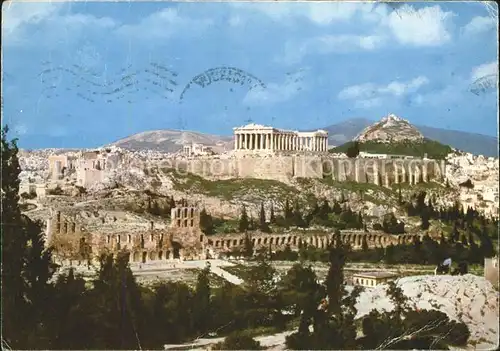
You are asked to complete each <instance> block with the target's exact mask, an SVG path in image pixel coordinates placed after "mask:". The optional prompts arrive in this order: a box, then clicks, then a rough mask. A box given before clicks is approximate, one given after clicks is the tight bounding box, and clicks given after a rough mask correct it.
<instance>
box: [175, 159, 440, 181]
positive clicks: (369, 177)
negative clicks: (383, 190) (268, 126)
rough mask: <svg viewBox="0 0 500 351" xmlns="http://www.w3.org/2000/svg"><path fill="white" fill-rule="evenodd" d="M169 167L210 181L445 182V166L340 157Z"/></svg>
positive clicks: (193, 162) (187, 163) (187, 161)
mask: <svg viewBox="0 0 500 351" xmlns="http://www.w3.org/2000/svg"><path fill="white" fill-rule="evenodd" d="M166 165H167V167H171V168H176V169H178V170H182V171H187V172H191V173H194V174H197V175H199V176H202V177H204V178H209V179H230V178H258V179H272V180H278V181H283V182H287V181H289V180H290V179H292V178H294V177H301V178H332V179H334V180H336V181H341V182H342V181H353V182H360V183H373V184H378V185H386V186H387V185H390V184H393V183H411V184H415V183H418V182H428V181H430V180H433V179H434V180H442V178H443V174H444V172H443V170H442V167H443V166H442V165H441V164H439V163H438V161H435V160H422V159H364V158H356V159H350V158H338V157H333V156H318V155H307V154H303V155H266V156H258V155H246V156H243V157H241V158H236V157H233V158H217V157H196V158H191V159H187V158H184V159H183V158H176V159H172V160H169V161H168V162H167V163H166Z"/></svg>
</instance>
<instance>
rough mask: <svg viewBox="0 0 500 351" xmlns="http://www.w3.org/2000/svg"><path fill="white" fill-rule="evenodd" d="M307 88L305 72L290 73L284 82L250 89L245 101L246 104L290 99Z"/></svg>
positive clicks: (260, 103)
mask: <svg viewBox="0 0 500 351" xmlns="http://www.w3.org/2000/svg"><path fill="white" fill-rule="evenodd" d="M305 89H307V86H306V84H304V72H303V71H299V72H297V73H293V74H289V75H288V76H287V78H286V79H285V81H284V82H282V83H271V84H268V85H267V86H266V88H261V87H258V88H254V89H252V90H250V91H249V92H248V93H247V94H246V96H245V98H244V99H243V103H244V104H246V105H264V104H273V103H277V102H283V101H287V100H290V99H291V98H293V97H294V96H296V95H297V94H299V93H300V92H301V91H303V90H305Z"/></svg>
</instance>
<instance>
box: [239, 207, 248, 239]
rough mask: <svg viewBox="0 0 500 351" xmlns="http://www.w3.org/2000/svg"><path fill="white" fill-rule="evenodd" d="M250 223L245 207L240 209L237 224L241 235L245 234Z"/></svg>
mask: <svg viewBox="0 0 500 351" xmlns="http://www.w3.org/2000/svg"><path fill="white" fill-rule="evenodd" d="M249 225H250V222H249V220H248V215H247V209H246V207H245V206H243V207H242V208H241V215H240V221H239V223H238V229H239V231H240V232H241V233H243V232H246V231H247V230H248V228H249Z"/></svg>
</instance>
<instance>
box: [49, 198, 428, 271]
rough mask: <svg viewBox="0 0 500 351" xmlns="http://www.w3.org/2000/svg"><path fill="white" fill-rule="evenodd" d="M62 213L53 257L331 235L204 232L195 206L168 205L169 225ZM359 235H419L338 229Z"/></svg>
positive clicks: (203, 253)
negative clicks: (169, 207)
mask: <svg viewBox="0 0 500 351" xmlns="http://www.w3.org/2000/svg"><path fill="white" fill-rule="evenodd" d="M82 222H85V220H82V218H79V219H77V218H76V216H71V215H63V214H62V213H61V212H60V211H54V212H53V213H52V216H51V218H50V219H48V220H47V229H46V239H47V240H46V242H47V245H49V246H52V247H53V248H54V256H55V258H56V260H57V261H58V262H63V263H70V264H71V263H73V262H80V263H81V264H83V263H85V262H95V261H96V260H98V258H99V256H100V255H101V254H103V253H111V254H114V255H116V254H117V253H118V252H120V251H124V252H126V253H128V255H129V259H130V262H139V263H141V262H142V263H146V262H150V261H165V260H176V259H180V260H192V259H206V258H215V257H218V256H220V255H221V254H224V253H228V252H232V251H233V250H235V249H239V250H242V249H243V248H244V244H245V237H246V235H248V236H249V240H250V242H251V243H252V246H253V248H254V249H255V250H259V249H262V248H266V249H269V250H272V251H276V250H283V249H284V248H285V247H286V246H289V247H290V249H292V250H298V249H299V248H300V247H301V246H304V245H308V246H313V247H317V248H322V249H326V248H327V247H328V245H329V243H331V241H332V240H333V238H334V234H333V232H332V233H322V234H313V233H307V232H302V231H300V232H295V233H294V232H289V233H285V234H283V233H282V234H279V233H262V232H253V233H248V234H245V233H235V234H214V235H209V236H206V235H204V234H203V232H202V231H201V230H200V214H199V209H198V208H196V207H191V206H190V207H176V208H173V209H172V210H171V222H170V224H169V225H166V224H164V225H161V224H160V225H158V224H155V223H154V222H149V223H144V222H143V223H129V224H128V225H126V226H125V225H123V223H119V222H120V221H119V220H118V219H117V218H116V217H115V216H97V217H94V218H93V223H91V222H92V221H91V220H87V221H86V222H88V224H87V225H85V224H83V223H82ZM363 238H366V242H367V244H368V246H369V247H387V246H388V245H390V244H404V243H412V242H414V240H416V239H422V235H417V234H402V235H392V234H386V233H383V232H378V231H372V232H365V231H363V230H342V231H341V239H342V241H343V242H345V243H349V245H350V246H351V247H352V248H353V249H354V250H358V249H361V247H362V243H363Z"/></svg>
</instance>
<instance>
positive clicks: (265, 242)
mask: <svg viewBox="0 0 500 351" xmlns="http://www.w3.org/2000/svg"><path fill="white" fill-rule="evenodd" d="M264 244H267V236H266V237H264Z"/></svg>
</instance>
